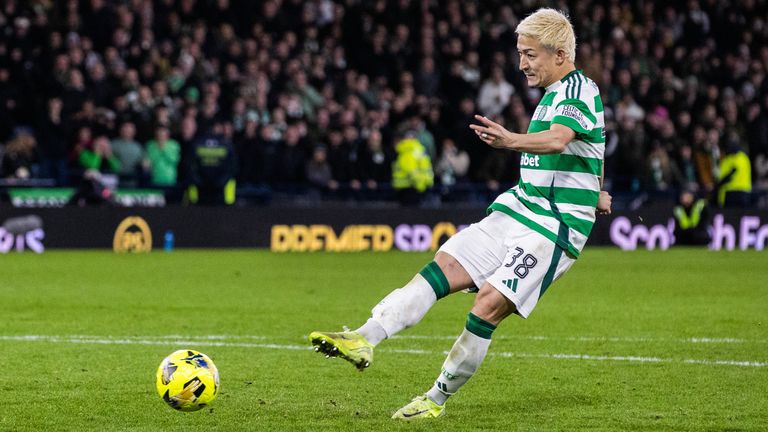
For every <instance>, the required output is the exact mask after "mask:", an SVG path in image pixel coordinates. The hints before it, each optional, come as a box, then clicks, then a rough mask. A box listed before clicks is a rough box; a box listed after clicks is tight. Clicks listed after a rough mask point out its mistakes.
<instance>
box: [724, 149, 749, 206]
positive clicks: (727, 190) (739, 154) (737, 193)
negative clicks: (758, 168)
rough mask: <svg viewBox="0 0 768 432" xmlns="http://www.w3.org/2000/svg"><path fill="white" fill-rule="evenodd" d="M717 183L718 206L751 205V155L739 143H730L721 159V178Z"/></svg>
mask: <svg viewBox="0 0 768 432" xmlns="http://www.w3.org/2000/svg"><path fill="white" fill-rule="evenodd" d="M717 184H718V190H717V205H718V206H720V207H747V206H749V202H750V194H751V192H752V165H751V164H750V162H749V156H747V154H746V153H744V150H742V149H741V147H739V146H738V144H735V143H731V144H729V145H728V148H727V150H726V154H725V156H724V157H723V158H722V159H721V160H720V179H719V181H718V182H717Z"/></svg>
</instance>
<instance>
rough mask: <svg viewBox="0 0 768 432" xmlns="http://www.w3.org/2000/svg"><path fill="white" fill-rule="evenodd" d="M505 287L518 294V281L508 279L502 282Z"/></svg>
mask: <svg viewBox="0 0 768 432" xmlns="http://www.w3.org/2000/svg"><path fill="white" fill-rule="evenodd" d="M501 283H503V284H504V285H506V286H507V288H509V289H511V290H512V292H517V279H506V280H503V281H501Z"/></svg>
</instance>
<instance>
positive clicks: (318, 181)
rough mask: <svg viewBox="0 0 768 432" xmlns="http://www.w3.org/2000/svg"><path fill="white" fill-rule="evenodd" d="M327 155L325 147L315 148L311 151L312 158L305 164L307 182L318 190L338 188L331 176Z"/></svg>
mask: <svg viewBox="0 0 768 432" xmlns="http://www.w3.org/2000/svg"><path fill="white" fill-rule="evenodd" d="M327 155H328V153H327V151H326V149H325V147H323V146H317V147H315V148H314V150H312V158H311V159H310V160H309V162H307V168H306V175H307V180H308V181H309V184H310V185H312V186H314V187H315V188H317V189H318V190H336V189H338V187H339V183H338V182H337V181H336V180H334V179H333V176H332V174H331V164H329V163H328V159H327Z"/></svg>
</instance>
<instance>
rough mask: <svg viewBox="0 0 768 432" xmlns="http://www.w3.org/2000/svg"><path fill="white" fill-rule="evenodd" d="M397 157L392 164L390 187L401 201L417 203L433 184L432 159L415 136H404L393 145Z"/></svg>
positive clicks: (411, 203)
mask: <svg viewBox="0 0 768 432" xmlns="http://www.w3.org/2000/svg"><path fill="white" fill-rule="evenodd" d="M395 152H396V153H397V157H396V159H395V162H394V163H393V164H392V187H393V188H394V189H395V190H396V191H397V195H398V198H399V200H400V202H401V203H403V204H406V205H414V204H418V203H419V202H420V201H421V198H422V196H423V195H424V193H425V192H426V191H427V189H429V188H431V187H432V185H433V184H434V172H433V171H432V160H431V159H430V157H429V154H427V152H426V149H425V148H424V146H423V145H422V144H421V143H420V142H419V141H418V140H417V139H415V138H404V139H402V140H400V141H399V142H398V143H397V144H396V145H395Z"/></svg>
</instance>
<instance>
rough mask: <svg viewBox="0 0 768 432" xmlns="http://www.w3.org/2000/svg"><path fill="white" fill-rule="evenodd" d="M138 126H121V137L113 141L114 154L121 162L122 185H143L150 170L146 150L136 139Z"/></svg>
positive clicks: (129, 123) (131, 124)
mask: <svg viewBox="0 0 768 432" xmlns="http://www.w3.org/2000/svg"><path fill="white" fill-rule="evenodd" d="M135 137H136V126H134V124H133V123H131V122H125V123H123V124H122V125H120V135H119V136H118V137H117V138H115V139H114V140H112V154H114V155H115V158H116V159H117V160H118V161H119V162H120V169H119V170H118V171H117V173H118V174H119V175H120V180H121V183H124V184H125V185H132V186H136V185H138V184H139V183H142V180H143V179H144V177H145V173H146V172H147V171H148V168H149V160H148V159H147V157H146V154H145V152H144V148H143V147H142V146H141V144H139V142H138V141H136V139H135Z"/></svg>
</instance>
